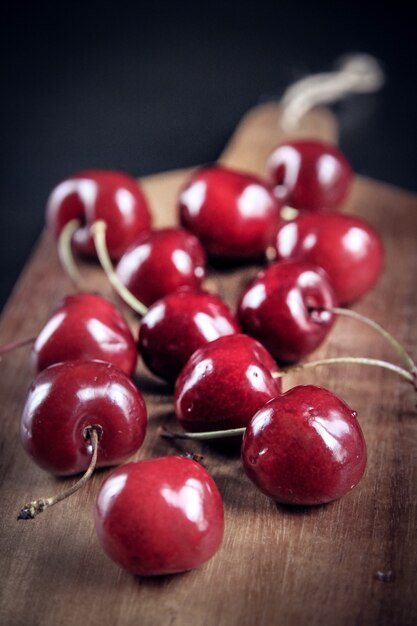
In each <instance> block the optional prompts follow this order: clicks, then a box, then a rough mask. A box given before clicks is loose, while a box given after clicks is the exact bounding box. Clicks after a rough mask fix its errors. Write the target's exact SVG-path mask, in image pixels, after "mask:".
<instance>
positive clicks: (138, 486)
mask: <svg viewBox="0 0 417 626" xmlns="http://www.w3.org/2000/svg"><path fill="white" fill-rule="evenodd" d="M95 526H96V531H97V534H98V538H99V540H100V543H101V545H102V547H103V549H104V551H105V552H106V554H107V555H108V556H109V557H110V558H111V559H112V560H113V561H115V562H116V563H117V564H118V565H120V566H121V567H122V568H124V569H126V570H128V571H129V572H132V573H133V574H139V575H141V576H156V575H161V574H174V573H177V572H183V571H186V570H190V569H192V568H195V567H198V566H199V565H201V564H202V563H205V562H206V561H207V560H208V559H210V558H211V557H212V556H213V555H214V554H215V552H216V551H217V550H218V548H219V547H220V544H221V541H222V538H223V529H224V519H223V505H222V499H221V496H220V493H219V491H218V489H217V487H216V484H215V482H214V480H213V479H212V478H211V476H210V474H209V473H208V472H207V471H206V470H205V469H204V468H203V467H202V466H201V465H199V463H196V462H195V461H193V460H192V459H188V458H184V457H179V456H167V457H162V458H159V459H151V460H146V461H138V462H137V463H128V464H127V465H124V466H122V467H119V468H117V469H116V470H115V471H113V472H112V473H111V475H110V476H109V477H108V478H107V479H106V480H105V481H104V483H103V485H102V487H101V489H100V492H99V494H98V498H97V504H96V509H95Z"/></svg>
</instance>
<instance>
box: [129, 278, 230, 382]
mask: <svg viewBox="0 0 417 626" xmlns="http://www.w3.org/2000/svg"><path fill="white" fill-rule="evenodd" d="M238 332H240V327H239V324H238V323H237V321H236V319H235V318H234V316H233V313H232V312H231V311H230V309H229V308H228V307H227V306H226V305H225V304H224V302H222V301H221V300H220V298H218V297H217V296H215V295H213V294H210V293H206V292H204V291H192V290H188V289H184V290H182V289H181V290H178V291H175V292H173V293H171V294H169V295H168V296H165V298H162V299H161V300H158V301H157V302H155V304H153V305H152V306H151V307H150V308H149V310H148V312H147V313H146V315H145V316H144V317H143V319H142V322H141V325H140V330H139V352H140V354H141V355H142V358H143V360H144V362H145V364H146V366H147V367H148V368H149V369H150V370H151V372H153V373H154V374H156V375H157V376H159V377H160V378H163V379H164V380H167V381H169V382H174V381H175V379H176V378H177V376H178V374H179V373H180V371H181V369H182V368H183V367H184V365H185V364H186V362H187V361H188V359H189V358H190V356H191V355H192V353H193V352H195V350H197V349H198V348H200V347H201V346H202V345H204V344H206V343H208V342H209V341H214V340H215V339H217V338H218V337H222V336H224V335H232V334H234V333H238Z"/></svg>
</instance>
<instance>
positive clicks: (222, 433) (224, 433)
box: [158, 426, 246, 440]
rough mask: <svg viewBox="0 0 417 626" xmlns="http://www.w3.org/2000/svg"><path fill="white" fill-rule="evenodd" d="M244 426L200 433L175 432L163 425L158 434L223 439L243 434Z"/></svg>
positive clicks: (170, 437) (165, 436)
mask: <svg viewBox="0 0 417 626" xmlns="http://www.w3.org/2000/svg"><path fill="white" fill-rule="evenodd" d="M245 430H246V428H230V429H228V430H210V431H207V432H201V433H186V432H185V433H177V432H174V431H172V430H169V429H168V428H165V426H162V427H160V428H158V434H159V435H160V436H161V437H164V438H165V439H196V440H200V439H223V438H224V437H236V436H239V435H243V433H244V432H245Z"/></svg>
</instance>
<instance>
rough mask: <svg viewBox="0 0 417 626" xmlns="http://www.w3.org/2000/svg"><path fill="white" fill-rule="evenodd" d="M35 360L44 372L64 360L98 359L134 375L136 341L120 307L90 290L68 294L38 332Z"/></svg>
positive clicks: (36, 365) (32, 356) (33, 360)
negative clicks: (91, 292)
mask: <svg viewBox="0 0 417 626" xmlns="http://www.w3.org/2000/svg"><path fill="white" fill-rule="evenodd" d="M31 358H32V363H33V365H34V367H35V369H36V370H37V371H41V370H43V369H45V368H46V367H48V366H49V365H52V364H53V363H59V362H61V361H71V360H79V359H82V360H90V359H99V360H101V361H107V362H109V363H112V364H113V365H115V366H116V367H118V368H119V369H121V370H122V371H123V372H124V373H125V374H127V375H128V376H130V375H131V374H133V372H134V370H135V367H136V362H137V349H136V342H135V339H134V338H133V335H132V333H131V332H130V330H129V327H128V325H127V323H126V321H125V319H124V317H123V316H122V314H121V313H120V312H119V311H118V310H117V308H116V307H115V306H114V305H113V304H111V302H109V301H108V300H105V299H104V298H102V297H100V296H97V295H93V294H90V293H77V294H74V295H70V296H67V297H66V298H65V299H64V300H63V302H62V303H61V304H60V306H58V308H57V309H56V310H55V311H54V313H53V314H52V316H51V317H50V319H49V320H48V322H47V323H46V325H45V326H44V327H43V329H42V330H41V332H40V333H39V335H38V337H37V339H36V340H35V343H34V346H33V349H32V355H31Z"/></svg>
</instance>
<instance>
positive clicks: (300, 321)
mask: <svg viewBox="0 0 417 626" xmlns="http://www.w3.org/2000/svg"><path fill="white" fill-rule="evenodd" d="M334 306H336V299H335V296H334V292H333V289H332V287H331V285H330V282H329V280H328V278H327V275H326V273H325V272H324V270H323V269H321V268H320V267H317V266H314V265H312V264H310V263H303V262H291V261H288V262H281V263H274V264H273V265H270V266H269V267H268V268H267V269H265V270H262V271H261V272H259V273H258V275H257V276H255V278H254V279H253V281H252V282H251V283H250V284H249V286H248V287H247V289H246V290H245V291H244V292H243V294H242V295H241V297H240V301H239V305H238V319H239V321H240V323H241V325H242V328H243V329H244V330H245V332H247V333H248V334H249V335H251V336H252V337H255V338H256V339H257V340H258V341H260V342H261V343H262V345H264V346H265V348H266V349H267V350H268V351H269V352H270V353H271V354H272V356H273V357H274V358H275V359H277V361H279V362H291V361H298V360H300V359H301V358H302V357H303V356H305V355H307V354H310V352H313V350H315V349H316V348H318V346H319V345H320V344H321V343H322V341H324V339H325V337H326V336H327V333H328V332H329V330H330V328H331V326H332V324H333V318H334V316H333V315H332V314H331V313H329V312H327V311H321V312H320V311H312V310H311V309H312V308H313V307H314V308H318V309H319V308H328V307H334Z"/></svg>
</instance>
